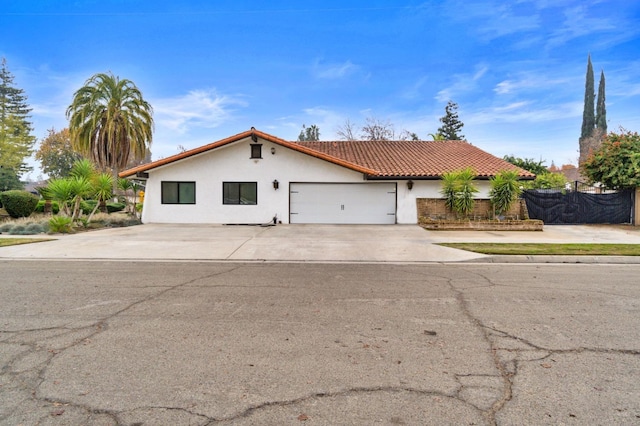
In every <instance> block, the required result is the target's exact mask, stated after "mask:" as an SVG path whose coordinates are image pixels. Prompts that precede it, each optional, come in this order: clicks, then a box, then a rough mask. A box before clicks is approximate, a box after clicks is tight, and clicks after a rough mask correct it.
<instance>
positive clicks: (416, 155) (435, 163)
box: [298, 141, 535, 178]
mask: <svg viewBox="0 0 640 426" xmlns="http://www.w3.org/2000/svg"><path fill="white" fill-rule="evenodd" d="M298 144H300V145H302V146H306V147H308V148H311V149H313V150H315V151H319V152H324V153H326V154H329V155H331V156H333V157H338V158H342V159H343V160H346V161H350V162H353V163H356V164H360V165H362V166H364V167H368V168H371V169H374V170H376V171H377V173H376V175H375V176H377V177H415V178H437V177H440V176H442V174H444V173H446V172H451V171H455V170H460V169H464V168H466V167H469V166H471V167H472V168H473V169H474V170H475V171H476V173H477V174H478V177H490V176H494V175H495V174H496V173H498V172H499V171H501V170H516V171H518V172H519V174H520V177H522V178H533V177H534V176H535V175H534V174H532V173H530V172H528V171H526V170H523V169H520V168H519V167H517V166H514V165H513V164H511V163H509V162H507V161H505V160H503V159H501V158H498V157H496V156H494V155H491V154H489V153H488V152H485V151H483V150H481V149H480V148H477V147H475V146H473V145H471V144H470V143H468V142H465V141H336V142H298Z"/></svg>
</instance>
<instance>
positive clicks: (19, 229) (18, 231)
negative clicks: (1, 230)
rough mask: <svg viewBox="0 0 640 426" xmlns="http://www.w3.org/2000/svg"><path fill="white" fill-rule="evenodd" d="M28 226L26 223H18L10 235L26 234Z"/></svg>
mask: <svg viewBox="0 0 640 426" xmlns="http://www.w3.org/2000/svg"><path fill="white" fill-rule="evenodd" d="M26 229H27V228H26V226H24V225H16V226H14V227H13V228H11V230H10V231H9V235H26V233H25V230H26Z"/></svg>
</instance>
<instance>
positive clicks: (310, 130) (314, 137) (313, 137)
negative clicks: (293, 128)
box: [298, 124, 320, 141]
mask: <svg viewBox="0 0 640 426" xmlns="http://www.w3.org/2000/svg"><path fill="white" fill-rule="evenodd" d="M298 140H299V141H319V140H320V129H319V128H318V126H316V125H315V124H312V125H311V126H309V127H306V126H305V125H304V124H303V125H302V130H300V134H299V135H298Z"/></svg>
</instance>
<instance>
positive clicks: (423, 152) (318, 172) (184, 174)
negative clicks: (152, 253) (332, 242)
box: [120, 128, 534, 224]
mask: <svg viewBox="0 0 640 426" xmlns="http://www.w3.org/2000/svg"><path fill="white" fill-rule="evenodd" d="M469 166H471V167H472V168H474V169H475V171H476V172H477V174H478V176H477V184H478V188H479V189H480V192H479V193H478V198H487V197H488V193H489V189H490V187H489V178H490V177H492V176H494V175H495V174H496V173H498V172H499V171H501V170H505V169H511V170H517V171H518V172H519V175H520V177H521V178H523V179H533V178H534V175H533V174H532V173H530V172H528V171H526V170H522V169H520V168H518V167H516V166H514V165H512V164H510V163H508V162H506V161H504V160H503V159H501V158H498V157H495V156H493V155H491V154H489V153H487V152H485V151H483V150H481V149H479V148H477V147H475V146H473V145H471V144H469V143H468V142H465V141H337V142H324V141H323V142H291V141H286V140H283V139H280V138H277V137H275V136H272V135H270V134H267V133H264V132H261V131H259V130H256V129H254V128H251V130H248V131H246V132H242V133H239V134H237V135H234V136H231V137H228V138H226V139H222V140H220V141H217V142H214V143H211V144H208V145H204V146H201V147H199V148H195V149H191V150H189V151H185V152H182V153H180V154H177V155H173V156H171V157H167V158H163V159H161V160H157V161H154V162H151V163H147V164H143V165H140V166H137V167H134V168H131V169H129V170H126V171H124V172H122V173H120V176H121V177H126V178H131V179H144V180H146V189H145V197H144V206H143V210H142V221H143V222H144V223H214V224H266V223H273V221H274V218H275V220H276V221H277V222H278V223H325V224H396V223H397V224H415V223H417V222H418V217H417V212H416V199H417V198H441V194H440V190H441V180H440V178H441V176H442V174H443V173H446V172H450V171H455V170H460V169H463V168H466V167H469Z"/></svg>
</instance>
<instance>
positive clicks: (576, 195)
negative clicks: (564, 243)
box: [522, 189, 634, 225]
mask: <svg viewBox="0 0 640 426" xmlns="http://www.w3.org/2000/svg"><path fill="white" fill-rule="evenodd" d="M522 198H524V200H525V202H526V203H527V210H528V211H529V217H530V218H531V219H540V220H542V221H543V222H544V223H545V224H549V225H554V224H555V225H561V224H564V225H568V224H587V223H631V222H632V214H633V213H632V211H633V203H634V191H632V190H624V191H619V192H615V193H605V194H588V193H584V192H575V191H571V192H565V191H561V190H550V189H543V190H538V189H530V190H526V191H524V192H523V194H522Z"/></svg>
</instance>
